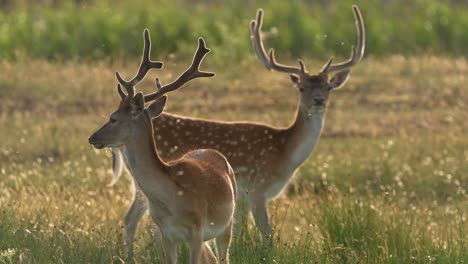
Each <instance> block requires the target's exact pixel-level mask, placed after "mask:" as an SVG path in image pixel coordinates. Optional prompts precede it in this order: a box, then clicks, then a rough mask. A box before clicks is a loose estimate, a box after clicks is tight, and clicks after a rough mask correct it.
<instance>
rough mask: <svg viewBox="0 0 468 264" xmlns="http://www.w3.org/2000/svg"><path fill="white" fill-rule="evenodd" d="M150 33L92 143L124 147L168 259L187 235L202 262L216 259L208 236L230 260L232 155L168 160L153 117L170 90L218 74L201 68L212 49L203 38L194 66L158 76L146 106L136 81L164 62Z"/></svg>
mask: <svg viewBox="0 0 468 264" xmlns="http://www.w3.org/2000/svg"><path fill="white" fill-rule="evenodd" d="M144 38H145V47H144V51H143V59H142V63H141V65H140V69H139V71H138V73H137V75H136V76H135V77H134V78H133V79H132V80H130V81H125V80H124V79H123V78H122V77H121V76H120V74H119V73H118V72H117V73H116V76H117V79H118V81H119V85H118V92H119V94H120V96H121V101H120V105H119V107H118V109H117V111H115V112H114V113H112V114H111V116H110V119H109V121H108V122H107V123H106V124H105V125H104V126H103V127H102V128H101V129H99V130H98V131H96V132H95V133H94V134H93V135H91V137H90V138H89V143H91V144H92V145H93V146H94V147H95V148H98V149H101V148H104V147H108V148H117V147H123V156H124V158H125V162H126V165H127V167H128V169H129V171H131V174H132V176H133V179H134V181H135V184H136V185H137V186H138V187H139V190H140V191H141V193H140V194H143V195H144V198H145V201H146V206H147V207H148V208H149V211H150V214H151V216H152V219H153V220H154V222H155V223H156V224H157V226H158V227H159V230H160V232H161V237H162V243H163V248H164V252H165V255H166V259H167V263H176V260H177V243H178V242H181V241H184V242H185V241H186V242H189V244H190V255H191V263H200V261H201V256H202V255H203V257H204V259H205V262H210V263H212V262H213V261H214V260H216V259H215V257H214V255H213V253H212V252H211V250H210V248H209V247H208V246H207V245H206V244H205V243H204V241H207V240H210V239H213V238H215V240H216V245H217V250H218V254H219V255H218V260H219V263H228V248H229V245H230V241H231V234H232V225H233V215H234V209H235V201H236V192H237V186H236V181H235V177H234V171H233V170H232V168H231V166H230V164H229V163H228V161H227V160H226V158H225V157H224V156H223V155H222V154H221V153H219V152H218V151H216V150H212V149H199V148H197V149H195V150H192V151H190V152H187V153H186V154H184V155H183V156H182V157H180V158H179V159H174V160H171V161H168V162H166V161H164V160H163V159H162V158H161V157H160V155H159V154H158V151H157V150H158V148H159V146H160V145H161V144H159V143H158V142H157V141H155V140H154V137H158V136H159V134H158V131H160V130H159V129H158V130H153V129H154V128H155V127H159V125H158V123H153V122H152V120H153V119H154V118H157V117H158V116H159V115H161V113H162V111H163V109H164V106H165V105H166V100H167V96H166V95H165V94H166V93H168V92H169V91H172V90H176V89H178V88H180V87H182V86H183V85H184V84H185V83H187V82H188V81H190V80H191V79H194V78H198V77H212V76H214V73H209V72H201V71H199V70H198V66H199V64H200V62H201V61H202V59H203V57H204V56H205V54H206V53H208V52H209V49H207V48H206V47H205V44H204V41H203V39H202V38H200V39H199V46H198V50H197V52H196V54H195V57H194V60H193V63H192V66H191V67H190V68H189V70H188V71H186V72H185V73H184V74H183V75H181V76H180V77H179V78H178V79H177V80H176V81H174V82H173V83H172V84H169V85H167V86H161V85H160V83H159V82H158V83H157V85H158V88H159V91H158V93H157V94H156V95H155V94H153V95H151V97H150V98H151V101H153V102H152V103H151V104H150V105H149V106H148V107H147V108H145V97H146V96H144V95H143V93H141V92H139V93H136V94H135V89H134V86H135V85H137V84H138V83H139V82H140V81H141V80H142V79H143V78H144V76H145V75H146V73H147V72H148V71H149V70H150V69H152V68H156V69H158V68H161V67H162V63H161V62H154V61H151V60H150V59H149V58H150V56H149V51H150V41H149V40H150V38H149V31H148V30H145V32H144ZM121 85H122V86H123V87H124V88H125V90H126V93H125V92H124V91H123V89H122V88H121ZM153 131H154V132H155V133H153ZM179 131H181V130H179ZM200 136H201V135H200ZM205 136H206V135H205ZM206 137H207V136H206ZM162 145H164V144H162Z"/></svg>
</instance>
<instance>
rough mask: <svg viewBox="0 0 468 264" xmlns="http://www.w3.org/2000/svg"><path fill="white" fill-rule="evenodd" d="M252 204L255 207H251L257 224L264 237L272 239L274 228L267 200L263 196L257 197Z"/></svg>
mask: <svg viewBox="0 0 468 264" xmlns="http://www.w3.org/2000/svg"><path fill="white" fill-rule="evenodd" d="M252 205H253V208H252V207H251V208H250V210H251V211H252V214H253V217H254V220H255V225H257V227H258V229H259V230H260V232H261V233H262V236H263V238H264V239H265V238H266V239H268V240H271V235H272V229H271V225H270V217H269V215H268V208H267V200H266V199H265V197H263V196H260V197H255V199H254V201H253V203H252Z"/></svg>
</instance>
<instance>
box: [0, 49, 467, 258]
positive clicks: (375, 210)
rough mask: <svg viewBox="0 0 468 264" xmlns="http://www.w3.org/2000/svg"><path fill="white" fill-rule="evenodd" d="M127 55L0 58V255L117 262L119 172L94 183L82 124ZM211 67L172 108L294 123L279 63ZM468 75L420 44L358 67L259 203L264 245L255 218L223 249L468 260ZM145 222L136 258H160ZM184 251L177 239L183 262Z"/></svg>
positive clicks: (109, 94) (169, 70) (100, 163)
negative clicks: (313, 145) (315, 135)
mask: <svg viewBox="0 0 468 264" xmlns="http://www.w3.org/2000/svg"><path fill="white" fill-rule="evenodd" d="M206 62H208V63H207V64H206V65H205V66H204V67H205V68H206V69H210V68H211V69H213V68H215V65H214V64H210V63H209V60H207V61H206ZM133 64H135V65H136V64H137V62H135V63H131V64H128V65H122V63H119V62H115V63H114V64H112V65H109V63H106V62H98V63H90V64H86V63H50V62H46V61H40V60H32V61H18V62H1V63H0V71H2V75H0V101H1V102H2V105H1V106H0V137H1V138H2V141H1V143H0V160H1V161H0V263H19V262H21V263H122V262H124V261H125V256H126V253H125V246H124V242H123V227H122V221H121V218H122V216H123V214H124V212H125V210H126V207H127V206H128V205H129V202H130V199H131V193H130V191H129V188H128V183H129V181H128V179H122V180H121V181H119V182H118V184H117V185H116V186H115V187H112V188H109V187H107V186H106V185H107V184H108V183H109V182H110V179H111V171H110V165H111V164H110V163H111V159H110V152H109V151H97V150H94V149H93V148H92V147H91V146H90V145H89V144H88V143H87V137H88V136H89V135H90V134H91V133H92V132H93V131H94V130H95V129H97V128H98V127H99V126H100V125H101V124H102V123H103V122H104V121H105V120H106V119H107V116H108V115H109V114H110V113H111V111H112V110H114V108H115V107H116V106H117V100H118V95H117V92H116V91H115V80H114V71H115V70H116V69H119V70H120V71H122V72H123V73H124V74H125V73H126V69H131V68H132V66H131V65H133ZM186 65H187V62H185V63H184V62H177V63H176V62H175V61H167V66H166V68H165V69H164V70H161V71H159V72H158V73H157V75H158V76H159V77H161V79H162V80H163V81H164V82H169V81H170V80H171V79H173V78H174V77H175V76H177V75H178V73H179V72H181V71H182V70H183V69H184V68H185V67H186ZM310 65H311V66H313V65H317V68H319V66H318V65H321V63H320V62H317V61H311V62H310ZM310 68H312V67H310ZM128 71H130V70H128ZM217 72H218V75H217V77H216V78H214V79H211V80H196V81H194V82H192V83H191V84H190V85H188V86H187V87H185V88H183V89H182V90H180V91H177V92H174V94H172V95H171V96H170V100H169V103H168V107H169V111H171V112H175V113H179V114H186V115H192V116H202V117H210V118H217V119H227V120H239V119H246V120H256V121H262V122H268V123H271V124H275V125H286V124H288V123H289V122H291V121H292V118H293V114H294V108H295V104H296V101H297V94H296V92H295V91H294V88H293V87H291V85H290V84H289V78H288V77H287V76H284V75H282V74H275V73H269V72H267V71H266V70H264V69H263V68H262V67H260V66H259V65H256V64H253V65H251V66H249V65H243V67H242V68H241V69H237V71H236V72H232V71H230V70H229V69H223V68H218V70H217ZM44 73H47V74H44ZM467 73H468V63H467V62H466V60H465V59H451V58H438V57H430V56H428V57H426V56H421V57H410V58H404V57H401V56H392V57H387V58H384V59H374V58H369V59H367V60H365V61H364V62H363V63H362V64H361V65H360V66H358V67H356V69H355V70H354V71H353V74H352V77H351V79H350V81H349V83H348V84H347V85H346V86H345V87H344V88H343V89H342V90H340V91H337V92H335V93H334V94H333V95H332V98H331V105H330V107H329V110H328V113H327V119H326V124H325V131H324V133H323V136H322V138H321V139H320V142H319V145H318V148H317V149H316V151H315V152H314V154H313V155H312V156H311V157H310V158H309V159H308V161H307V162H306V163H305V165H304V166H303V167H302V168H301V169H300V171H299V172H298V174H297V175H296V176H295V178H294V179H293V181H292V183H291V184H290V185H289V186H288V187H287V188H286V190H285V192H284V193H283V195H282V196H280V197H279V198H278V199H277V200H275V201H274V202H272V203H271V204H270V212H271V213H272V218H273V224H274V227H275V237H274V243H273V246H272V247H266V246H265V244H263V243H262V242H261V240H260V239H259V238H258V234H257V233H256V230H255V229H254V228H253V227H252V228H251V229H249V230H248V232H247V233H245V234H241V235H237V236H236V237H235V239H234V241H233V245H232V248H231V254H232V255H231V260H232V263H314V262H318V263H356V262H361V263H465V262H467V261H468V252H467V250H466V248H467V242H466V237H467V236H468V235H467V234H468V223H467V219H466V218H467V210H466V208H468V203H467V201H468V199H467V198H468V195H467V193H466V191H467V189H468V178H467V177H468V175H467V173H466V172H467V171H468V151H467V149H468V138H467V137H466V134H467V132H468V123H467V122H465V121H466V120H467V118H468V111H467V107H466V102H467V101H468V94H467V93H466V92H465V91H464V89H465V88H464V87H465V86H464V85H465V83H466V78H467V77H466V76H468V75H467ZM155 75H156V74H154V73H152V74H151V78H147V79H148V81H145V82H144V83H143V84H142V85H141V89H142V90H144V91H145V92H149V91H151V90H152V89H154V86H153V83H152V81H151V80H154V78H153V77H154V76H155ZM152 230H153V227H152V224H151V221H149V219H145V221H143V224H142V228H140V230H139V232H138V235H137V241H136V260H137V261H138V262H139V263H148V262H153V263H162V262H163V259H164V257H163V253H162V251H161V248H160V246H159V243H158V242H155V241H154V239H153V235H152V232H153V231H152ZM187 256H188V250H187V248H182V249H181V255H180V261H181V262H183V261H186V259H187Z"/></svg>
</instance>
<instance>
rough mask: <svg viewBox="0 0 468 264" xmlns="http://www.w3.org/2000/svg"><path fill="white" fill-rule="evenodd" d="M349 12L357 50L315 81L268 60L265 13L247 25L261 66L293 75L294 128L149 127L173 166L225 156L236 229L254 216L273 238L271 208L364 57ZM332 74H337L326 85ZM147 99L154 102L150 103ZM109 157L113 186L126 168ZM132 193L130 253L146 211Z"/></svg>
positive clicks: (194, 123)
mask: <svg viewBox="0 0 468 264" xmlns="http://www.w3.org/2000/svg"><path fill="white" fill-rule="evenodd" d="M352 9H353V12H354V17H355V24H356V29H357V46H356V47H352V53H351V57H350V58H349V59H348V60H346V61H344V62H341V63H337V64H333V57H331V58H330V59H329V60H328V61H327V63H326V64H325V65H324V66H323V67H322V69H321V70H320V71H319V72H318V73H317V74H311V73H309V72H308V71H307V70H306V67H305V65H304V63H303V62H302V60H298V62H299V67H292V66H287V65H283V64H279V63H277V61H276V58H275V55H274V50H273V49H271V50H270V51H269V53H268V54H267V53H266V51H265V48H264V45H263V40H262V35H261V28H262V23H263V10H262V9H259V10H258V11H257V16H256V19H255V20H252V21H251V22H250V25H249V28H250V32H251V40H252V45H253V49H254V51H255V55H256V57H257V58H258V60H259V61H260V62H261V63H262V65H263V66H264V67H265V68H267V69H268V70H274V71H277V72H280V73H288V74H290V79H291V81H292V84H293V86H294V87H295V88H296V90H297V91H298V93H299V102H298V104H297V108H296V114H295V118H294V121H293V122H292V123H291V125H289V126H287V127H275V126H272V125H268V124H262V123H256V122H224V121H219V120H207V119H201V118H191V117H187V116H181V115H176V114H172V113H166V112H164V113H162V114H161V115H160V116H159V117H158V118H157V119H154V120H153V126H154V134H155V139H156V142H158V146H159V148H158V151H159V155H161V157H163V158H165V159H168V160H170V159H176V158H178V157H180V156H182V155H183V154H184V153H185V152H187V151H189V150H191V149H197V148H212V149H216V150H218V151H220V152H221V153H223V154H224V155H225V156H226V157H227V159H228V160H229V162H230V164H231V165H232V167H233V169H234V172H235V175H236V181H237V186H238V203H237V207H236V213H235V215H236V216H235V220H236V222H237V224H236V226H237V225H240V226H245V224H246V221H247V219H248V216H249V213H251V214H252V216H253V219H254V222H255V224H256V226H257V227H258V229H259V230H260V232H261V234H262V236H263V237H266V238H268V237H270V238H271V235H272V227H271V223H270V217H269V213H268V207H267V205H268V202H269V201H270V200H272V199H274V198H275V197H277V196H279V195H280V194H281V192H282V190H283V189H284V188H285V186H286V185H287V183H288V182H289V181H290V180H291V178H292V176H293V175H294V173H295V171H296V170H297V169H298V168H299V167H300V166H301V165H302V164H303V163H304V162H305V161H306V160H307V158H308V157H309V156H310V155H311V153H312V152H313V150H314V149H315V147H316V145H317V143H318V140H319V138H320V135H321V133H322V129H323V126H324V121H325V113H326V110H327V106H328V100H329V95H330V93H331V92H332V91H335V90H338V89H339V88H341V87H343V86H344V84H345V83H346V82H347V80H348V79H349V76H350V73H351V68H352V67H353V66H355V65H357V64H358V63H359V62H360V61H361V60H362V58H363V56H364V47H365V29H364V20H363V18H362V15H361V12H360V11H359V8H358V7H357V6H355V5H353V7H352ZM332 72H337V73H336V74H335V75H334V76H333V77H331V78H329V74H330V73H332ZM156 93H157V92H156ZM146 99H151V96H148V97H145V100H146ZM204 135H207V136H208V138H206V137H204ZM112 152H113V159H114V163H113V171H114V174H113V175H114V176H113V179H112V182H111V184H110V185H113V184H115V183H116V182H117V181H118V179H119V177H120V176H121V174H122V171H123V170H124V168H125V167H126V163H125V161H124V159H123V158H122V157H123V156H122V153H121V150H119V149H117V148H114V149H113V150H112ZM134 189H135V192H134V193H135V195H134V199H133V202H132V204H131V206H130V207H129V209H128V211H127V213H126V215H125V217H124V226H125V233H126V243H127V244H126V246H127V250H128V252H129V253H130V254H132V252H133V239H134V235H135V233H136V229H137V227H138V223H139V221H140V220H141V218H142V217H143V215H144V213H145V212H146V210H147V208H148V206H147V204H146V201H145V199H144V197H143V196H142V195H140V190H139V189H138V185H135V188H134ZM236 229H237V227H236Z"/></svg>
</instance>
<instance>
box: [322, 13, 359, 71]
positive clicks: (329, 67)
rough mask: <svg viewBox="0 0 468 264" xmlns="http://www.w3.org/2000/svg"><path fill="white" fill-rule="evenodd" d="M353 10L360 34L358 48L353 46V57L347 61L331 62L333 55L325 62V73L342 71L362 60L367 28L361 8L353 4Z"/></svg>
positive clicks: (323, 69)
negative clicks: (365, 27)
mask: <svg viewBox="0 0 468 264" xmlns="http://www.w3.org/2000/svg"><path fill="white" fill-rule="evenodd" d="M353 11H354V17H355V18H356V30H357V35H358V41H357V48H355V47H354V46H353V47H352V48H351V58H350V59H348V60H347V61H344V62H341V63H337V64H331V62H332V61H333V57H331V58H330V60H329V61H328V62H327V63H326V64H325V66H324V67H323V68H322V71H321V72H323V73H328V72H332V71H340V70H344V69H348V68H351V67H353V66H354V65H356V64H357V63H359V62H360V61H361V60H362V57H363V56H364V47H365V44H364V42H365V39H366V35H365V29H364V20H363V19H362V15H361V12H360V11H359V8H358V7H357V6H356V5H353Z"/></svg>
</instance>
